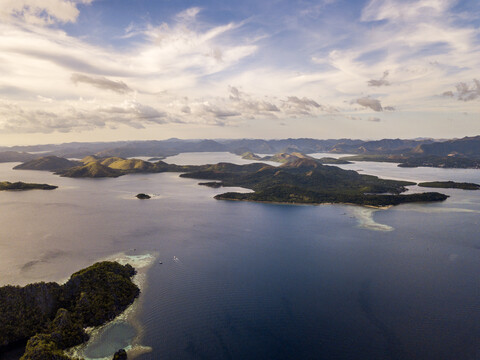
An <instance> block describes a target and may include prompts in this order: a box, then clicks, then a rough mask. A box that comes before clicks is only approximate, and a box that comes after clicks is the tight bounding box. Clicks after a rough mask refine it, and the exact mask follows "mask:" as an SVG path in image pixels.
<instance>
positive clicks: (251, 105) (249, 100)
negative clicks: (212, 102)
mask: <svg viewBox="0 0 480 360" xmlns="http://www.w3.org/2000/svg"><path fill="white" fill-rule="evenodd" d="M229 89H230V95H229V99H230V100H231V101H232V102H233V103H234V106H235V107H236V108H237V109H238V110H239V111H240V112H242V113H249V114H251V115H261V114H266V113H271V112H280V109H279V108H278V106H277V105H275V104H274V103H273V102H271V101H268V100H260V99H255V98H254V97H253V96H251V95H249V94H247V93H245V92H242V91H240V90H239V89H238V88H236V87H234V86H230V87H229Z"/></svg>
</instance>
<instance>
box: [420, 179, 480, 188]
mask: <svg viewBox="0 0 480 360" xmlns="http://www.w3.org/2000/svg"><path fill="white" fill-rule="evenodd" d="M418 186H422V187H430V188H443V189H463V190H479V189H480V185H479V184H475V183H467V182H454V181H430V182H422V183H419V184H418Z"/></svg>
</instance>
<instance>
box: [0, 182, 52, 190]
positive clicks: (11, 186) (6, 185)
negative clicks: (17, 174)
mask: <svg viewBox="0 0 480 360" xmlns="http://www.w3.org/2000/svg"><path fill="white" fill-rule="evenodd" d="M56 188H58V186H55V185H49V184H35V183H24V182H21V181H17V182H13V183H12V182H9V181H1V182H0V191H2V190H5V191H6V190H10V191H23V190H54V189H56Z"/></svg>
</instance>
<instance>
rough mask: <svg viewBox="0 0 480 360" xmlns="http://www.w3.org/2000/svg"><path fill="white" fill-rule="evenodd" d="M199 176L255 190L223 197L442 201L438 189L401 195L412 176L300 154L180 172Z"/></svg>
mask: <svg viewBox="0 0 480 360" xmlns="http://www.w3.org/2000/svg"><path fill="white" fill-rule="evenodd" d="M180 176H181V177H187V178H194V179H208V180H221V183H218V182H207V183H202V184H203V185H207V186H215V187H219V186H220V185H221V186H226V187H227V186H239V187H244V188H247V189H251V190H254V192H253V193H233V192H229V193H225V194H220V195H217V196H216V197H215V198H216V199H219V200H244V201H259V202H278V203H292V204H322V203H351V204H358V205H368V206H388V205H398V204H402V203H407V202H426V201H443V200H445V199H447V198H448V196H447V195H444V194H440V193H437V192H428V193H420V194H408V195H401V193H402V192H404V191H406V186H408V185H415V183H412V182H408V181H397V180H384V179H380V178H378V177H376V176H370V175H360V174H358V173H357V172H355V171H352V170H343V169H340V168H338V167H335V166H326V165H322V164H321V163H319V162H318V161H315V160H312V159H307V158H303V159H302V158H298V159H296V160H294V161H290V162H286V163H285V164H283V165H281V166H279V167H274V166H270V165H266V164H262V163H256V164H248V165H234V164H229V163H219V164H217V165H208V166H205V167H202V168H201V169H200V170H197V171H191V172H188V173H185V174H182V175H180Z"/></svg>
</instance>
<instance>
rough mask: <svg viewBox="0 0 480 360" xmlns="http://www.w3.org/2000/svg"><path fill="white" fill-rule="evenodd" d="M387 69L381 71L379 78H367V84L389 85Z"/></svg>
mask: <svg viewBox="0 0 480 360" xmlns="http://www.w3.org/2000/svg"><path fill="white" fill-rule="evenodd" d="M387 76H388V70H387V71H385V72H384V73H383V76H382V78H381V79H379V80H369V81H368V86H389V85H390V82H389V81H388V80H387Z"/></svg>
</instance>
